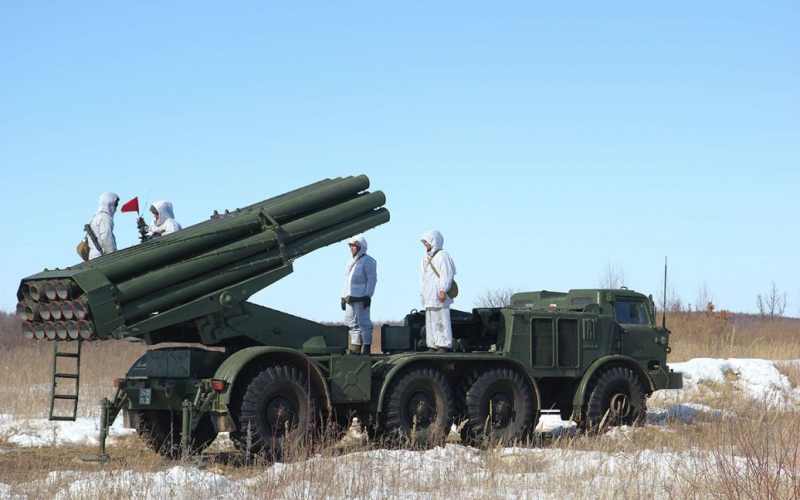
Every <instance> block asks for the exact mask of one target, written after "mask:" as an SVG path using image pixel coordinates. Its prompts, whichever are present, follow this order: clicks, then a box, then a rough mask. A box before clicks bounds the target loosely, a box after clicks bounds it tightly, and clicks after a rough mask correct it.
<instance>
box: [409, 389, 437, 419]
mask: <svg viewBox="0 0 800 500" xmlns="http://www.w3.org/2000/svg"><path fill="white" fill-rule="evenodd" d="M407 411H408V416H409V419H410V420H411V421H412V422H414V423H415V424H416V425H417V426H418V427H423V428H424V427H428V426H429V425H431V423H432V422H433V421H434V420H435V419H436V406H435V405H434V404H433V401H432V399H431V398H430V396H428V395H427V394H425V393H422V392H417V393H414V395H413V396H411V398H409V400H408V407H407Z"/></svg>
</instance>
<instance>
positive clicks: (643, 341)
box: [614, 296, 663, 360]
mask: <svg viewBox="0 0 800 500" xmlns="http://www.w3.org/2000/svg"><path fill="white" fill-rule="evenodd" d="M614 313H615V315H616V320H617V323H618V324H619V325H620V347H621V353H622V354H624V355H626V356H630V357H632V358H636V359H641V360H651V359H658V358H659V353H660V350H663V348H662V347H661V346H660V345H659V343H658V338H659V335H658V332H657V330H656V327H655V324H654V319H653V318H652V317H651V316H650V310H649V308H648V307H647V302H646V300H645V299H644V298H641V297H630V298H628V297H620V296H617V297H615V299H614Z"/></svg>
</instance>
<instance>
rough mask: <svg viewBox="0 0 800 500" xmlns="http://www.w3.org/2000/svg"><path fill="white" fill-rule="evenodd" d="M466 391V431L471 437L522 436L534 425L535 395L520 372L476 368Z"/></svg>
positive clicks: (516, 437)
mask: <svg viewBox="0 0 800 500" xmlns="http://www.w3.org/2000/svg"><path fill="white" fill-rule="evenodd" d="M470 378H472V379H473V380H474V381H473V382H472V384H471V385H470V387H469V389H468V390H467V392H466V396H465V401H466V409H467V417H468V418H469V424H468V428H469V432H468V433H469V435H470V436H471V437H472V438H473V439H481V438H490V439H498V440H502V441H514V440H518V439H523V438H524V437H525V436H526V435H527V434H528V433H529V432H530V431H531V430H533V428H534V427H535V426H536V420H537V416H538V413H539V411H538V410H539V409H538V408H537V404H536V399H535V398H534V395H533V391H532V390H531V388H530V386H529V385H528V384H527V383H526V382H525V379H523V378H522V376H521V375H520V374H519V373H517V372H515V371H514V370H512V369H510V368H489V369H487V370H485V371H481V372H477V373H475V374H474V375H473V376H472V377H470Z"/></svg>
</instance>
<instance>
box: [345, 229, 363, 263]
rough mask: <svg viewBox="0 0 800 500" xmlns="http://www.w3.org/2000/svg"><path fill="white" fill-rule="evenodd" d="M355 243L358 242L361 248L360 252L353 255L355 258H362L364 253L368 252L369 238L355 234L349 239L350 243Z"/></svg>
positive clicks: (348, 242)
mask: <svg viewBox="0 0 800 500" xmlns="http://www.w3.org/2000/svg"><path fill="white" fill-rule="evenodd" d="M353 243H358V244H359V246H360V248H359V249H358V253H357V254H355V255H354V256H353V258H354V259H358V258H360V257H361V256H362V255H364V254H365V253H367V240H366V238H364V237H363V236H361V235H359V236H353V237H352V238H350V239H349V240H347V244H348V245H352V244H353Z"/></svg>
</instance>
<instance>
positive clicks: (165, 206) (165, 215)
mask: <svg viewBox="0 0 800 500" xmlns="http://www.w3.org/2000/svg"><path fill="white" fill-rule="evenodd" d="M153 207H155V209H156V210H158V217H157V218H156V219H155V220H154V221H153V224H154V225H155V226H161V225H163V224H164V222H166V221H167V220H169V219H174V218H175V213H174V212H173V211H172V203H170V202H168V201H163V200H162V201H157V202H155V203H153Z"/></svg>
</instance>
